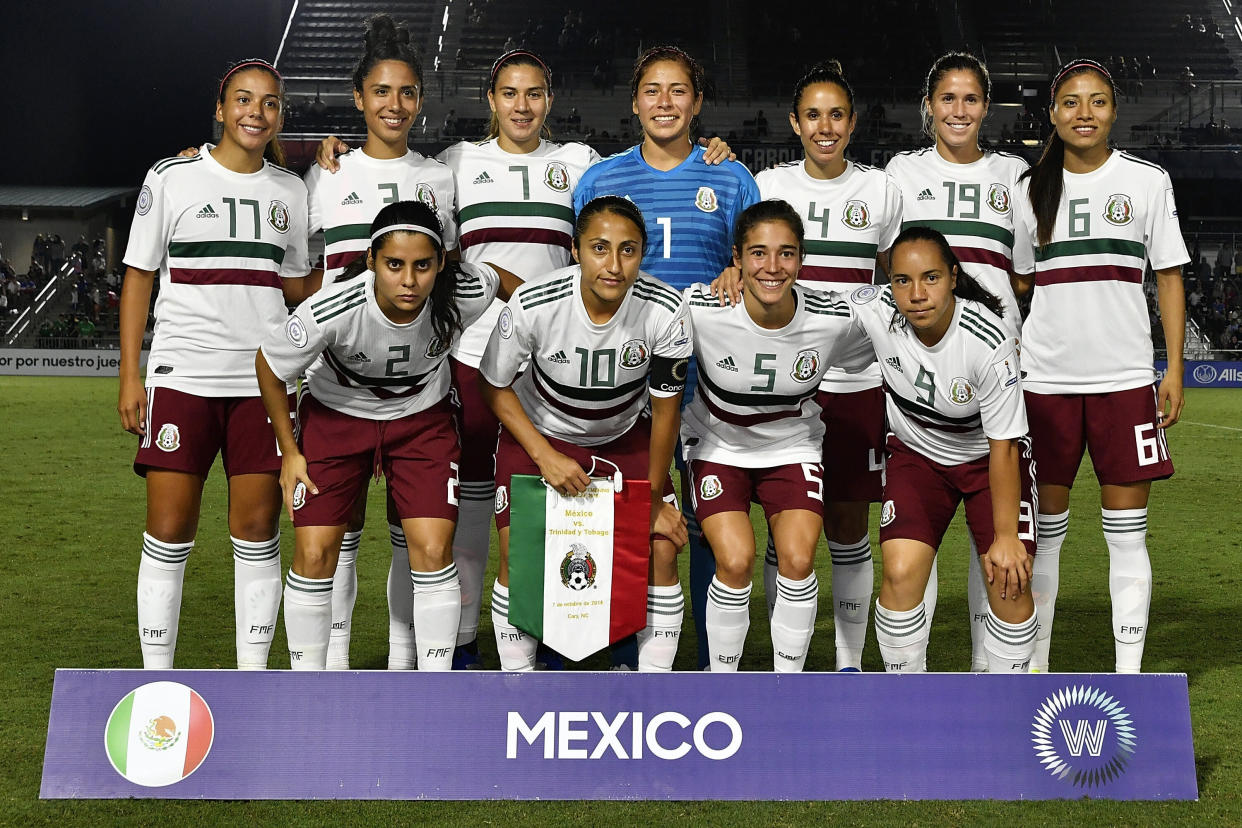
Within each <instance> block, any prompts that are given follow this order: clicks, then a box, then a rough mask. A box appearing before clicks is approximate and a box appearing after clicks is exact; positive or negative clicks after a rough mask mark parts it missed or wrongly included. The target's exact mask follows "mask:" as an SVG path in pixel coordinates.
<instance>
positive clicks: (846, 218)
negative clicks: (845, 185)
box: [841, 199, 871, 230]
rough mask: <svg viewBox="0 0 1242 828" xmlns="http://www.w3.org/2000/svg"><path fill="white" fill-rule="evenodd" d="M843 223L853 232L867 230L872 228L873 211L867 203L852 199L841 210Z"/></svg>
mask: <svg viewBox="0 0 1242 828" xmlns="http://www.w3.org/2000/svg"><path fill="white" fill-rule="evenodd" d="M841 222H842V223H843V224H844V225H845V226H846V227H849V228H850V229H852V230H866V229H867V228H868V227H870V226H871V211H870V210H868V209H867V202H865V201H859V200H858V199H851V200H850V201H847V202H845V207H843V208H842V209H841Z"/></svg>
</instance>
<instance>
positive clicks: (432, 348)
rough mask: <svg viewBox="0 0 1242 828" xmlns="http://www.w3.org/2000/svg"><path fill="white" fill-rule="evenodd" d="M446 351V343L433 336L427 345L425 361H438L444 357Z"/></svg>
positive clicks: (447, 347)
mask: <svg viewBox="0 0 1242 828" xmlns="http://www.w3.org/2000/svg"><path fill="white" fill-rule="evenodd" d="M448 349H449V346H448V343H447V342H445V341H444V340H442V339H440V337H438V336H433V337H432V338H431V341H430V342H429V343H427V355H426V356H427V359H439V358H440V357H442V356H444V352H445V351H447V350H448Z"/></svg>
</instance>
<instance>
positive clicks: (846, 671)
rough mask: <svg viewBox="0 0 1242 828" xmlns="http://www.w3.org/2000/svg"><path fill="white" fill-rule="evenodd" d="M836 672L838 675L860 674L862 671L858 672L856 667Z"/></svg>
mask: <svg viewBox="0 0 1242 828" xmlns="http://www.w3.org/2000/svg"><path fill="white" fill-rule="evenodd" d="M837 672H838V673H861V672H862V670H859V669H858V668H857V667H842V668H841V669H840V670H837Z"/></svg>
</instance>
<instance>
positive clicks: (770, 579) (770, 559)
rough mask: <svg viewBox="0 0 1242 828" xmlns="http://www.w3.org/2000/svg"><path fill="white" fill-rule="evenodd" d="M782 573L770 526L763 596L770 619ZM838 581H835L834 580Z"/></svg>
mask: <svg viewBox="0 0 1242 828" xmlns="http://www.w3.org/2000/svg"><path fill="white" fill-rule="evenodd" d="M779 574H780V570H779V568H778V566H777V560H776V541H774V540H773V539H772V527H771V526H769V527H768V548H767V549H766V550H765V551H764V553H763V597H764V600H766V601H767V603H768V620H769V621H771V620H772V611H773V610H774V609H776V576H777V575H779ZM833 583H834V584H835V583H836V582H835V581H834V582H833Z"/></svg>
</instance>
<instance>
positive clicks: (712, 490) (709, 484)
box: [699, 474, 724, 500]
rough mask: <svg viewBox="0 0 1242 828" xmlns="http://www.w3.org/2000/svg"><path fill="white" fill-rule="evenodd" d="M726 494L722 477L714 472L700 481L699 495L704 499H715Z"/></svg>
mask: <svg viewBox="0 0 1242 828" xmlns="http://www.w3.org/2000/svg"><path fill="white" fill-rule="evenodd" d="M722 494H724V486H722V485H721V483H720V478H719V477H717V476H716V475H714V474H709V475H707V476H706V477H704V478H703V479H702V480H700V481H699V497H701V498H703V499H704V500H715V499H716V498H718V497H720V496H721V495H722Z"/></svg>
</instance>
